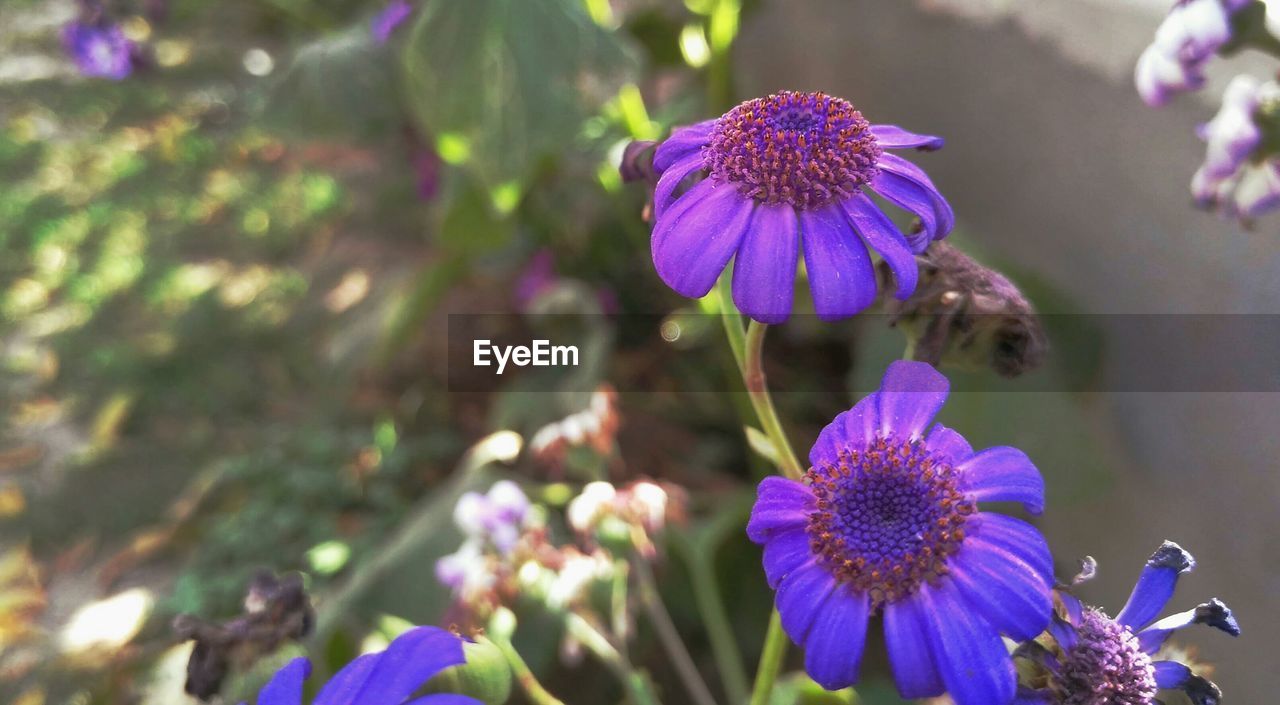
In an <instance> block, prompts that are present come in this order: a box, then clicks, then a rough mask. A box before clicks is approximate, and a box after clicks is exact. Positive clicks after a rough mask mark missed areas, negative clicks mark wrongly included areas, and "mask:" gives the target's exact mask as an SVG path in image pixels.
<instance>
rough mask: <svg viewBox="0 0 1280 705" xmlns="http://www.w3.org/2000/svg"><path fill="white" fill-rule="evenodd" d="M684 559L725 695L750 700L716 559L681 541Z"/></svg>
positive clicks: (679, 546) (678, 543) (731, 699)
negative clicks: (716, 573) (720, 588)
mask: <svg viewBox="0 0 1280 705" xmlns="http://www.w3.org/2000/svg"><path fill="white" fill-rule="evenodd" d="M672 544H673V546H675V547H676V548H677V551H678V552H679V553H680V555H681V557H682V558H683V559H684V562H685V567H686V568H687V569H688V570H689V581H690V584H691V585H692V587H693V599H694V602H695V603H696V604H697V606H698V614H700V615H701V616H702V624H703V626H704V627H706V630H707V638H708V639H709V640H710V641H711V655H712V656H714V657H715V660H716V668H717V669H718V670H719V671H720V680H721V682H722V683H723V684H724V690H725V694H726V695H727V696H728V699H729V702H731V703H735V705H736V704H738V703H745V702H746V701H747V690H748V685H747V671H746V669H745V668H744V667H743V665H742V655H741V652H740V651H739V649H738V640H737V638H736V637H734V635H733V626H732V625H731V624H730V622H729V613H728V611H726V610H725V608H724V600H723V599H721V597H720V590H719V588H717V587H716V577H715V572H714V571H713V570H712V566H713V565H714V561H713V560H712V556H710V555H703V554H702V552H701V551H699V550H698V549H697V548H695V547H694V544H693V543H692V542H691V541H689V540H687V539H681V540H679V541H675V542H672Z"/></svg>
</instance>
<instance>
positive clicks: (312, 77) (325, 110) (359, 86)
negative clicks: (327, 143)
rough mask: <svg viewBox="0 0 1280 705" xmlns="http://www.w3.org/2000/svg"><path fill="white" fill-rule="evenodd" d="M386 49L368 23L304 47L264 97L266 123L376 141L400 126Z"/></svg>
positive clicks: (289, 131) (287, 130) (287, 129)
mask: <svg viewBox="0 0 1280 705" xmlns="http://www.w3.org/2000/svg"><path fill="white" fill-rule="evenodd" d="M391 59H392V56H391V53H390V50H389V49H388V48H387V47H386V46H383V45H379V44H377V43H376V42H375V41H374V40H373V36H372V33H371V32H370V31H369V27H368V25H367V24H366V23H360V24H358V25H356V26H354V27H352V28H350V29H348V30H346V31H343V32H341V33H340V34H335V35H332V36H327V37H324V38H321V39H318V40H316V41H313V42H311V43H309V44H306V45H305V46H303V47H302V48H301V49H299V50H298V51H297V53H296V54H295V55H294V57H293V61H292V63H291V64H290V65H289V68H288V69H286V70H285V71H284V73H283V74H282V75H281V77H280V78H279V79H278V80H277V82H276V83H275V84H274V86H273V87H272V89H271V91H270V93H269V94H268V96H267V103H266V115H265V117H266V119H267V121H268V122H269V123H271V124H273V125H275V126H277V127H279V128H281V132H282V134H287V135H296V134H298V133H301V134H302V135H303V136H309V137H335V136H336V137H343V138H347V139H358V140H374V139H379V138H384V137H385V136H387V135H394V134H398V131H399V129H400V127H401V124H402V123H403V121H404V116H403V110H402V109H401V108H400V106H399V99H398V97H397V95H396V91H395V81H394V78H393V75H392V71H393V62H392V60H391Z"/></svg>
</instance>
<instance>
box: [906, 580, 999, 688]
mask: <svg viewBox="0 0 1280 705" xmlns="http://www.w3.org/2000/svg"><path fill="white" fill-rule="evenodd" d="M918 597H919V599H920V600H921V605H922V607H923V612H924V614H925V615H927V617H928V619H929V627H928V628H927V630H926V631H927V634H928V638H929V647H930V649H931V651H932V652H933V658H934V661H935V663H936V664H937V667H938V672H939V673H940V674H941V675H942V682H943V683H944V684H945V685H946V686H947V693H948V694H950V695H951V699H952V700H954V701H955V702H956V705H993V704H995V703H1007V702H1009V701H1010V700H1012V699H1013V696H1014V692H1015V689H1016V687H1017V677H1016V674H1015V671H1014V666H1013V659H1012V658H1010V656H1009V651H1008V650H1007V649H1006V648H1005V646H1004V641H1003V640H1001V639H1000V635H999V634H998V633H996V630H995V629H993V628H992V627H991V625H990V624H988V623H987V622H986V620H984V619H981V618H980V617H978V616H977V615H975V614H974V613H973V612H972V611H971V610H969V609H967V607H966V604H965V602H964V600H963V599H962V598H961V597H960V595H959V594H958V593H957V592H956V591H955V587H954V585H952V584H951V583H948V582H946V581H944V582H942V583H941V584H939V585H937V586H933V585H924V586H922V587H921V588H920V592H919V593H918Z"/></svg>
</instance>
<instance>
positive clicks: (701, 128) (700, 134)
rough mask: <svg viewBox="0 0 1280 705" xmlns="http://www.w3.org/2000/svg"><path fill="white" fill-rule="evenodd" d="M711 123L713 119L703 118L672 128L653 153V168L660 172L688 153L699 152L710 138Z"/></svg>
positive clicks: (713, 121) (712, 123)
mask: <svg viewBox="0 0 1280 705" xmlns="http://www.w3.org/2000/svg"><path fill="white" fill-rule="evenodd" d="M713 125H715V120H704V121H702V122H699V123H694V124H692V125H686V126H684V127H677V128H676V129H675V130H673V131H672V132H671V136H670V137H668V138H666V139H665V140H663V141H662V144H660V145H658V148H657V149H656V150H655V151H654V153H653V168H654V170H655V171H657V172H658V173H659V174H661V173H662V172H664V171H666V170H667V168H668V167H670V166H671V165H672V164H675V163H676V162H678V161H680V160H681V159H683V158H685V157H687V156H689V155H690V154H701V153H702V147H703V145H705V144H706V143H707V141H708V140H709V139H710V138H711V128H712V126H713Z"/></svg>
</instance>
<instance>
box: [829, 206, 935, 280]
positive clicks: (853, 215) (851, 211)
mask: <svg viewBox="0 0 1280 705" xmlns="http://www.w3.org/2000/svg"><path fill="white" fill-rule="evenodd" d="M842 205H843V207H844V212H845V215H846V216H848V218H849V223H850V224H851V225H852V226H853V229H854V230H856V231H857V232H858V234H859V235H861V236H862V239H863V240H864V241H866V243H867V246H869V247H870V248H871V249H873V250H875V251H876V252H877V253H878V254H879V255H880V256H881V257H882V258H884V261H885V263H887V264H888V265H889V271H891V272H893V280H894V281H895V282H896V283H897V289H896V290H895V292H894V296H895V297H896V298H898V299H900V300H904V301H905V300H906V299H907V298H908V297H910V296H911V294H912V292H914V291H915V290H916V283H917V281H918V280H919V277H920V268H919V266H918V265H917V264H916V256H915V254H914V253H913V252H912V251H911V246H910V245H909V244H908V243H907V238H906V236H904V235H903V234H902V231H900V230H898V226H896V225H894V224H893V221H892V220H889V216H887V215H885V214H884V212H883V211H881V210H880V208H879V206H877V205H876V204H875V203H873V202H872V201H871V199H870V198H867V197H866V196H865V195H864V194H861V193H859V194H855V195H853V196H851V197H849V198H847V199H845V200H844V201H843V202H842Z"/></svg>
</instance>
